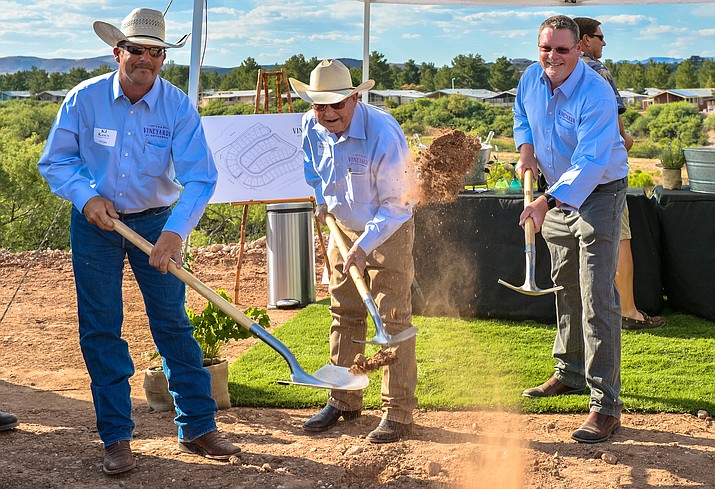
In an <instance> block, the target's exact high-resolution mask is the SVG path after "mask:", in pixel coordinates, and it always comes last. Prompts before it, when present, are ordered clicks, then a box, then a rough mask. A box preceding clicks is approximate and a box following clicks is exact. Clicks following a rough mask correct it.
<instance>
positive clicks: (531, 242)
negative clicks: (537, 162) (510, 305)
mask: <svg viewBox="0 0 715 489" xmlns="http://www.w3.org/2000/svg"><path fill="white" fill-rule="evenodd" d="M533 198H534V183H533V181H532V175H531V170H526V172H525V173H524V207H526V206H528V205H529V204H531V202H532V200H533ZM534 234H535V233H534V220H533V219H532V218H528V219H527V220H526V222H525V223H524V235H525V240H526V250H525V251H526V278H525V279H524V285H522V286H521V287H516V286H515V285H511V284H510V283H508V282H505V281H504V280H502V279H499V283H500V284H502V285H504V286H505V287H508V288H510V289H511V290H516V291H517V292H519V293H521V294H526V295H545V294H550V293H551V292H556V291H557V290H561V289H563V286H562V285H557V286H555V287H551V288H550V289H540V288H539V287H538V286H537V285H536V281H535V279H534V277H535V275H536V238H535V236H534Z"/></svg>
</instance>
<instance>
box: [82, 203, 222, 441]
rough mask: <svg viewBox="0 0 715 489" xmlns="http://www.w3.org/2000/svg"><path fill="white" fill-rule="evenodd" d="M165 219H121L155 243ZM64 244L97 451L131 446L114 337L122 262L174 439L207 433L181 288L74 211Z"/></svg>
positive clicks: (204, 379)
mask: <svg viewBox="0 0 715 489" xmlns="http://www.w3.org/2000/svg"><path fill="white" fill-rule="evenodd" d="M170 214H171V210H170V209H165V210H163V211H160V212H148V213H141V214H140V215H131V214H130V215H127V216H125V217H123V218H122V221H123V222H124V223H125V224H126V225H127V226H129V227H130V228H132V229H134V230H135V231H136V232H137V233H139V234H140V235H142V236H144V238H146V239H147V240H148V241H149V242H152V243H155V242H156V240H157V239H158V238H159V235H160V234H161V230H162V228H163V227H164V224H165V223H166V220H167V219H168V218H169V215H170ZM70 242H71V246H72V265H73V268H74V277H75V285H76V288H77V309H78V315H79V339H80V347H81V349H82V355H83V357H84V362H85V364H86V365H87V371H88V372H89V376H90V378H91V380H92V383H91V389H92V398H93V399H94V409H95V412H96V415H97V429H98V430H99V436H100V438H101V439H102V441H103V442H104V445H105V446H110V445H112V444H114V443H116V442H118V441H120V440H131V438H132V432H133V430H134V422H133V421H132V419H131V410H132V407H131V397H130V394H131V393H130V387H129V377H131V376H132V375H134V364H133V362H132V359H131V356H130V355H129V347H128V345H127V342H126V341H125V340H124V339H122V321H123V319H124V313H123V303H122V275H123V269H124V258H125V257H127V258H128V259H129V264H130V265H131V267H132V270H133V272H134V275H135V277H136V281H137V283H138V284H139V288H140V290H141V292H142V296H143V298H144V305H145V308H146V314H147V317H148V319H149V329H150V330H151V334H152V337H153V338H154V343H155V344H156V347H157V350H158V352H159V353H160V354H161V356H162V363H163V365H164V372H165V373H166V377H167V380H168V381H169V391H170V392H171V395H172V396H173V397H174V405H175V407H176V414H177V416H176V418H175V419H174V421H175V423H176V424H177V425H178V427H179V440H180V441H190V440H193V439H195V438H198V437H199V436H202V435H204V434H206V433H208V432H210V431H213V430H215V429H216V422H215V421H214V414H215V413H216V409H217V408H216V403H215V402H214V400H213V398H212V397H211V375H210V374H209V372H208V371H207V370H206V369H204V368H203V354H202V352H201V348H200V347H199V345H198V343H197V342H196V340H195V339H194V337H193V334H192V333H193V329H192V327H191V325H190V324H189V320H188V317H187V316H186V310H185V307H184V299H185V286H184V284H183V282H181V281H180V280H179V279H178V278H176V277H175V276H174V275H172V274H170V273H167V274H166V275H164V274H162V273H161V272H160V271H159V270H157V269H156V268H154V267H152V266H150V265H149V257H148V255H146V254H145V253H144V252H143V251H141V250H140V249H139V248H137V247H136V246H134V245H133V244H131V243H130V242H129V241H127V240H125V239H124V238H123V237H122V236H121V235H120V234H119V233H117V232H114V231H102V230H101V229H99V228H98V227H97V226H95V225H93V224H90V223H89V222H87V220H86V219H85V217H84V215H83V214H82V213H80V212H79V211H78V210H77V209H74V208H73V209H72V218H71V224H70Z"/></svg>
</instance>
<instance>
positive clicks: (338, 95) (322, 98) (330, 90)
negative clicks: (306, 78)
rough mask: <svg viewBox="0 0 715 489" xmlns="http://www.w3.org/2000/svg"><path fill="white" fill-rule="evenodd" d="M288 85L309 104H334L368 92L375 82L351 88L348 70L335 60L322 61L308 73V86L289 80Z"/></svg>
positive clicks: (292, 79)
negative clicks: (353, 95) (364, 91)
mask: <svg viewBox="0 0 715 489" xmlns="http://www.w3.org/2000/svg"><path fill="white" fill-rule="evenodd" d="M290 84H291V86H292V87H293V90H295V91H296V93H297V94H298V96H299V97H300V98H302V99H303V100H305V101H306V102H308V103H311V104H321V105H323V104H335V103H338V102H341V101H343V100H345V99H346V98H348V97H349V96H350V95H352V94H354V93H357V92H361V91H363V90H369V89H371V88H372V87H373V86H374V85H375V80H368V81H366V82H364V83H361V84H360V85H358V86H357V87H353V81H352V78H350V70H348V68H347V67H346V66H345V65H344V64H342V63H341V62H340V61H338V60H337V59H333V60H330V61H328V60H327V59H324V60H323V61H321V62H320V64H318V66H316V67H315V69H313V71H311V72H310V85H306V84H305V83H303V82H301V81H298V80H296V79H295V78H291V79H290Z"/></svg>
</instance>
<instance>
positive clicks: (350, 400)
mask: <svg viewBox="0 0 715 489" xmlns="http://www.w3.org/2000/svg"><path fill="white" fill-rule="evenodd" d="M290 82H291V85H292V87H293V90H295V91H296V92H297V93H298V95H299V96H300V97H301V98H302V99H303V100H305V101H306V102H308V103H310V104H312V110H310V111H308V112H307V113H306V114H305V116H304V117H303V151H304V153H305V167H304V168H305V178H306V181H307V182H308V184H310V185H311V186H312V187H313V188H314V189H315V198H316V201H317V203H318V208H317V212H316V217H317V219H318V220H319V221H320V222H321V223H323V224H324V223H325V216H326V214H327V213H331V214H333V215H334V216H335V218H336V221H337V223H338V226H339V228H340V231H341V233H342V235H343V238H344V239H345V240H346V241H347V242H348V243H352V247H351V248H350V251H349V253H348V256H347V259H346V260H345V261H343V257H342V256H341V254H340V251H339V249H338V247H337V246H336V245H335V243H334V240H333V239H332V238H331V240H330V245H329V252H328V255H329V260H330V267H331V272H332V273H331V276H330V287H329V290H330V294H331V305H330V311H331V314H332V316H333V323H332V325H331V328H330V361H331V363H332V364H333V365H338V366H343V367H349V366H351V365H352V364H353V361H354V359H355V355H356V354H357V353H363V352H364V350H365V346H364V344H358V343H354V342H353V340H364V339H365V335H366V333H367V324H366V321H365V320H366V316H367V313H366V309H365V305H364V303H363V301H362V299H361V297H360V294H359V293H358V291H357V288H356V287H355V284H354V283H353V281H352V279H351V278H350V274H349V273H348V270H349V268H350V266H351V265H355V266H357V268H358V271H359V272H360V274H361V275H363V276H365V277H366V279H367V282H368V283H369V286H370V289H371V292H372V295H373V297H374V298H375V300H376V303H377V305H378V309H379V311H380V316H381V318H382V320H383V323H384V326H385V329H386V330H387V333H388V334H391V335H394V334H398V333H400V332H402V331H405V330H407V329H409V328H411V327H412V304H411V286H412V279H413V276H414V263H413V260H412V245H413V242H414V222H413V219H412V205H411V204H410V203H409V202H408V199H407V197H406V194H407V192H406V190H407V184H408V183H409V182H408V168H409V161H410V153H409V149H408V148H407V142H406V140H405V136H404V134H403V132H402V129H401V128H400V125H399V124H398V123H397V121H396V120H395V119H394V118H393V117H392V116H391V115H389V114H388V113H387V112H385V111H383V110H381V109H378V108H376V107H373V106H371V105H367V104H363V103H362V102H359V101H358V96H359V92H360V91H362V90H368V89H370V88H372V86H373V85H374V84H375V82H374V81H373V80H369V81H367V82H365V83H362V84H361V85H359V86H358V87H353V86H352V80H351V78H350V72H349V71H348V69H347V67H345V65H343V64H342V63H341V62H340V61H338V60H332V61H328V60H324V61H322V62H321V63H320V64H319V65H318V66H317V67H316V68H315V69H314V70H313V71H312V72H311V75H310V84H309V85H307V84H305V83H302V82H300V81H298V80H295V79H293V78H291V80H290ZM416 384H417V361H416V358H415V337H414V336H413V337H411V338H409V339H407V340H405V341H402V342H400V343H399V347H398V350H397V361H396V363H394V364H392V365H389V366H387V367H384V370H383V379H382V411H383V415H382V420H381V421H380V424H379V426H378V427H377V428H375V429H374V430H373V431H372V432H370V433H369V434H368V435H367V440H368V441H370V442H373V443H390V442H395V441H398V440H399V439H400V438H403V437H405V436H407V435H409V434H410V432H411V430H412V422H413V419H412V411H413V410H414V408H415V407H416V406H417V398H416V397H415V387H416ZM361 409H362V391H344V390H333V391H331V392H330V396H329V399H328V404H327V405H326V406H325V408H324V409H323V410H322V411H321V412H320V413H318V414H316V415H315V416H313V417H312V418H310V419H309V420H308V421H307V422H306V423H305V424H304V425H303V427H304V429H305V430H306V431H312V432H320V431H325V430H328V429H330V428H331V427H333V426H334V425H335V424H336V423H337V422H338V420H339V419H340V418H341V417H342V418H343V419H345V420H346V421H347V420H353V419H356V418H357V417H358V416H360V411H361Z"/></svg>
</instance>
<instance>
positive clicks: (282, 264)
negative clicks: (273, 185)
mask: <svg viewBox="0 0 715 489" xmlns="http://www.w3.org/2000/svg"><path fill="white" fill-rule="evenodd" d="M313 243H314V238H313V204H312V203H310V202H286V203H281V204H269V205H267V206H266V250H267V251H266V260H267V267H268V308H269V309H277V308H290V307H301V306H306V305H308V304H310V303H311V302H315V247H314V245H313Z"/></svg>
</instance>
